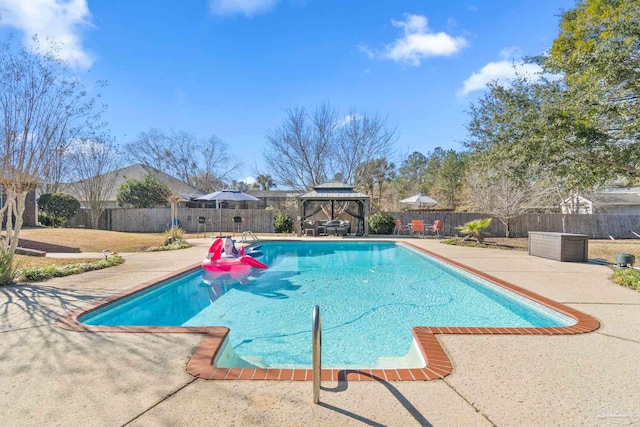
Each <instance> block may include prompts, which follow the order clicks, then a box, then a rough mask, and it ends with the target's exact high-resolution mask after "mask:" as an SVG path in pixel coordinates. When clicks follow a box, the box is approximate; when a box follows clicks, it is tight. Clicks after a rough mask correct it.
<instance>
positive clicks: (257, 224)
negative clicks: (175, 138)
mask: <svg viewBox="0 0 640 427" xmlns="http://www.w3.org/2000/svg"><path fill="white" fill-rule="evenodd" d="M275 214H276V211H273V210H265V209H207V208H178V220H179V221H180V227H182V228H184V229H185V230H186V231H188V232H193V233H195V232H196V231H198V230H200V231H202V230H203V226H202V225H200V228H198V217H204V218H205V224H204V228H206V231H207V232H208V233H210V232H212V230H213V231H215V232H216V233H217V232H219V231H220V229H221V228H222V231H223V232H225V233H226V232H229V233H231V232H232V231H233V230H234V228H233V225H234V222H233V218H234V217H236V216H239V217H241V218H242V224H241V225H240V229H241V231H246V230H251V231H254V232H257V233H273V232H274V226H273V217H274V216H275ZM68 225H69V227H87V228H90V227H91V222H90V221H89V219H88V215H86V213H85V212H82V213H80V214H79V215H76V216H75V217H74V218H72V219H71V220H69V223H68ZM170 227H171V209H170V208H150V209H123V208H115V209H107V210H105V211H104V212H103V213H102V215H101V217H100V224H99V228H100V229H103V230H112V231H126V232H139V233H157V232H163V231H166V230H167V229H169V228H170Z"/></svg>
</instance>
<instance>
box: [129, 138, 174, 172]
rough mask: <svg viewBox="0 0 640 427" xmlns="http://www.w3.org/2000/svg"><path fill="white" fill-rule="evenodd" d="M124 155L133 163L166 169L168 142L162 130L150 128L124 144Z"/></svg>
mask: <svg viewBox="0 0 640 427" xmlns="http://www.w3.org/2000/svg"><path fill="white" fill-rule="evenodd" d="M123 148H124V156H125V158H126V159H127V160H129V161H131V162H133V163H142V164H143V165H149V166H151V167H154V168H156V169H159V170H167V167H168V162H167V158H168V156H169V142H168V138H167V136H166V135H165V133H164V132H163V131H161V130H160V129H156V128H151V129H149V130H148V131H146V132H142V133H140V134H139V135H138V138H137V139H136V140H135V141H133V142H130V143H128V144H125V145H124V147H123Z"/></svg>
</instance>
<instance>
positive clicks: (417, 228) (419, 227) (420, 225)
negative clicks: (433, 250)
mask: <svg viewBox="0 0 640 427" xmlns="http://www.w3.org/2000/svg"><path fill="white" fill-rule="evenodd" d="M414 234H420V235H422V236H424V221H422V220H421V219H414V220H411V235H412V236H413V235H414Z"/></svg>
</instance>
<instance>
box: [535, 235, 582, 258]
mask: <svg viewBox="0 0 640 427" xmlns="http://www.w3.org/2000/svg"><path fill="white" fill-rule="evenodd" d="M529 255H533V256H539V257H542V258H549V259H553V260H556V261H561V262H587V261H588V260H589V237H588V236H585V235H584V234H568V233H548V232H543V231H530V232H529Z"/></svg>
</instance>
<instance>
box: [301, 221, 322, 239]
mask: <svg viewBox="0 0 640 427" xmlns="http://www.w3.org/2000/svg"><path fill="white" fill-rule="evenodd" d="M317 230H318V226H317V225H316V224H315V222H310V221H304V222H303V223H302V235H304V236H317V235H318V233H317Z"/></svg>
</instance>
